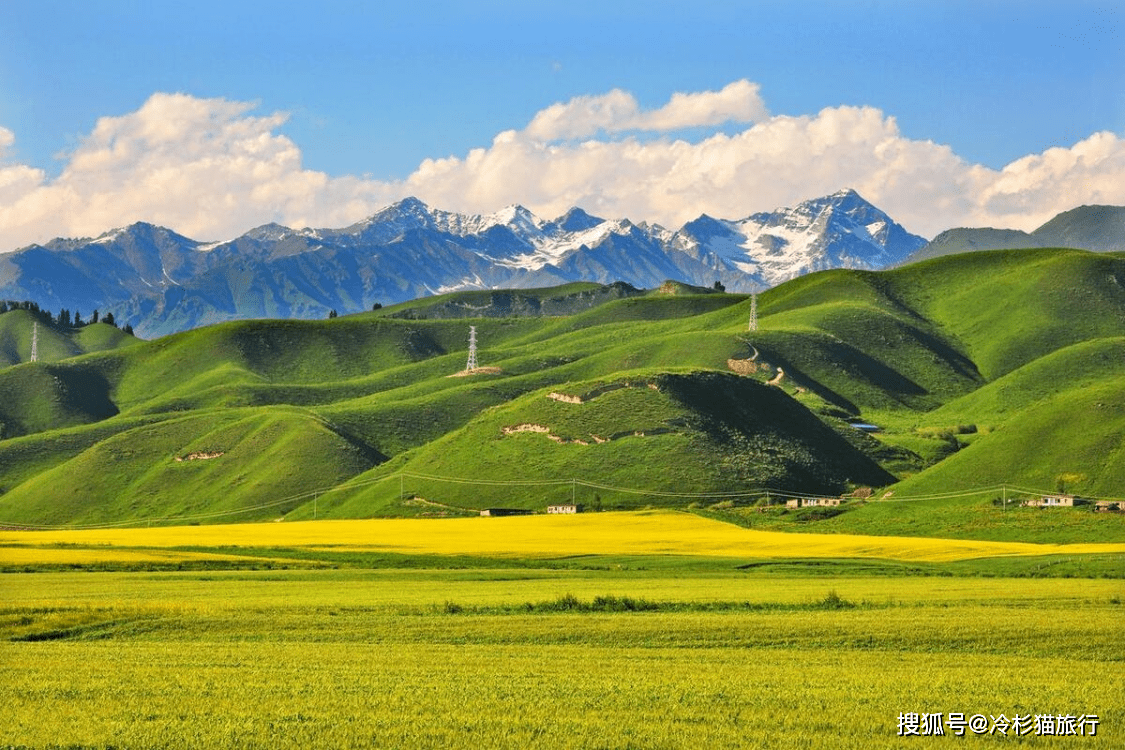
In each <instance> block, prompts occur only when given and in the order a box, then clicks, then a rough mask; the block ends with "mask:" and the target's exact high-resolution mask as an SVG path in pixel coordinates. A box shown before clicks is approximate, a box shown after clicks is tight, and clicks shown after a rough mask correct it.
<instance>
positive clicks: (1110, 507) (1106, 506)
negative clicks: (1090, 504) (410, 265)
mask: <svg viewBox="0 0 1125 750" xmlns="http://www.w3.org/2000/svg"><path fill="white" fill-rule="evenodd" d="M1094 510H1095V511H1097V512H1099V513H1108V512H1109V511H1114V510H1125V502H1114V501H1112V500H1099V501H1098V502H1096V503H1094Z"/></svg>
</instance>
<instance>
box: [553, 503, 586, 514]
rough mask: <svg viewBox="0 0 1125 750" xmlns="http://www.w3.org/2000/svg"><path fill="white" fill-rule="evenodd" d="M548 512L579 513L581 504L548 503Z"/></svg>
mask: <svg viewBox="0 0 1125 750" xmlns="http://www.w3.org/2000/svg"><path fill="white" fill-rule="evenodd" d="M547 512H548V513H581V512H582V506H581V505H573V504H563V505H548V506H547Z"/></svg>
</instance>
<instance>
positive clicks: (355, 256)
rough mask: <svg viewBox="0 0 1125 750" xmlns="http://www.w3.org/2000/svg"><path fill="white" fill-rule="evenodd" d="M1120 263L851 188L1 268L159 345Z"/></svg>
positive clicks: (135, 232) (109, 252)
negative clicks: (271, 330)
mask: <svg viewBox="0 0 1125 750" xmlns="http://www.w3.org/2000/svg"><path fill="white" fill-rule="evenodd" d="M1031 247H1073V248H1079V249H1088V250H1098V251H1105V250H1125V208H1120V207H1113V206H1083V207H1081V208H1077V209H1074V210H1073V211H1067V212H1065V213H1063V214H1060V215H1059V216H1057V217H1055V218H1054V219H1052V220H1051V221H1049V222H1047V223H1046V224H1044V225H1043V226H1042V227H1040V228H1039V229H1037V230H1035V231H1034V232H1031V233H1026V232H1020V231H1016V230H1006V229H953V230H949V231H947V232H943V233H942V234H940V235H939V236H938V237H936V238H935V239H934V240H933V241H932V242H929V243H927V242H926V240H925V239H924V238H922V237H919V236H917V235H914V234H911V233H909V232H907V231H906V230H905V229H904V228H903V227H902V226H900V225H899V224H897V223H895V221H894V220H892V219H891V218H890V217H889V216H888V215H887V214H886V213H884V212H883V211H881V210H880V209H878V208H876V207H875V206H873V205H872V204H871V203H869V202H867V201H866V200H864V199H863V198H862V197H861V196H860V195H859V194H858V193H856V192H855V191H854V190H842V191H839V192H837V193H833V194H832V195H828V196H825V197H822V198H816V199H813V200H808V201H805V202H804V203H801V204H800V205H798V206H795V207H793V208H782V209H778V210H776V211H771V212H764V213H757V214H753V215H751V216H748V217H746V218H744V219H740V220H725V219H717V218H712V217H710V216H707V215H703V216H700V217H699V218H697V219H694V220H693V221H689V222H688V223H686V224H684V225H683V226H682V227H681V228H680V229H678V230H675V231H673V230H669V229H666V228H664V227H661V226H659V225H655V224H646V223H643V222H642V223H639V224H634V223H632V222H631V221H629V220H628V219H602V218H599V217H596V216H591V215H590V214H588V213H586V212H585V211H583V210H582V209H580V208H572V209H570V210H569V211H567V212H566V213H565V214H564V215H563V216H560V217H558V218H555V219H552V220H543V219H541V218H539V217H537V216H535V215H534V214H533V213H532V212H531V211H529V210H527V209H526V208H523V207H522V206H509V207H508V208H505V209H502V210H501V211H498V212H496V213H493V214H489V215H483V216H482V215H468V214H459V213H453V212H449V211H443V210H440V209H436V208H432V207H430V206H427V205H426V204H425V203H423V202H421V201H419V200H417V199H415V198H407V199H405V200H402V201H399V202H398V203H395V204H393V205H391V206H388V207H386V208H384V209H382V210H381V211H379V212H377V213H376V214H374V215H373V216H371V217H369V218H367V219H365V220H364V221H361V222H359V223H357V224H353V225H352V226H349V227H344V228H343V229H312V228H306V229H291V228H289V227H284V226H280V225H278V224H267V225H265V226H261V227H257V228H256V229H252V230H250V231H248V232H246V233H245V234H243V235H242V236H240V237H237V238H235V239H233V240H229V241H225V242H211V243H205V242H200V241H197V240H193V239H189V238H187V237H184V236H182V235H180V234H177V233H176V232H174V231H172V230H171V229H166V228H163V227H158V226H153V225H151V224H145V223H137V224H133V225H131V226H128V227H125V228H123V229H115V230H113V231H110V232H106V233H105V234H103V235H101V236H100V237H96V238H93V239H55V240H52V241H50V242H48V243H46V244H44V245H32V246H30V247H26V248H23V249H20V250H16V251H14V252H11V253H8V254H0V299H10V300H33V301H35V302H36V303H38V304H39V305H40V306H41V307H42V308H44V309H47V310H54V311H57V310H61V309H64V308H65V309H67V310H71V311H78V312H80V313H81V314H83V315H86V316H89V315H90V314H92V312H93V311H94V310H98V311H100V312H101V313H102V314H105V313H107V312H112V313H113V314H114V317H115V318H116V320H117V321H118V322H119V323H120V324H122V325H124V324H126V323H128V324H130V325H132V326H133V328H134V329H135V330H136V332H137V333H138V334H139V335H141V336H144V337H154V336H160V335H165V334H169V333H174V332H177V331H183V330H188V329H191V328H196V327H199V326H201V325H206V324H210V323H218V322H223V321H227V320H234V319H253V318H304V319H315V318H323V317H326V316H327V315H328V314H329V312H330V311H332V310H335V311H337V312H338V313H341V314H346V313H354V312H360V311H363V310H369V309H371V307H372V306H373V305H375V304H382V305H389V304H395V303H400V302H405V301H409V300H413V299H418V298H421V297H427V296H430V295H434V294H440V293H445V292H452V291H460V290H480V289H517V288H522V289H528V288H542V287H550V286H555V285H558V284H563V283H567V282H572V281H589V282H597V283H601V284H611V283H614V282H618V281H621V282H625V283H626V284H628V285H632V286H635V287H639V288H647V289H651V288H655V287H658V286H660V285H661V284H662V283H663V282H664V281H666V280H675V281H680V282H684V283H687V284H691V285H695V286H706V287H711V286H713V285H714V284H715V282H718V283H719V284H720V285H721V286H722V287H724V288H725V289H726V290H728V291H731V292H749V291H758V290H763V289H766V288H770V287H774V286H776V285H778V284H780V283H782V282H785V281H788V280H790V279H793V278H796V277H798V276H801V275H803V274H806V273H810V272H812V271H821V270H826V269H832V268H848V269H867V270H877V269H882V268H887V267H892V266H897V265H903V264H905V263H910V262H913V261H916V260H922V259H925V258H929V257H936V256H938V255H947V254H951V253H958V252H966V251H971V250H984V249H1002V248H1003V249H1007V248H1031Z"/></svg>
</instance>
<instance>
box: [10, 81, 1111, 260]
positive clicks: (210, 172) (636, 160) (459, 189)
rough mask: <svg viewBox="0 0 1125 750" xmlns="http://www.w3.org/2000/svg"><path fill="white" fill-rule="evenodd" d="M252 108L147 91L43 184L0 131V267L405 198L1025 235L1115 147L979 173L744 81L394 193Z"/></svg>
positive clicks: (324, 223) (625, 106)
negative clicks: (786, 212) (64, 244)
mask: <svg viewBox="0 0 1125 750" xmlns="http://www.w3.org/2000/svg"><path fill="white" fill-rule="evenodd" d="M254 110H255V105H254V104H252V103H247V102H232V101H228V100H223V99H200V98H196V97H192V96H189V95H186V94H155V95H153V96H152V97H151V98H150V99H149V100H148V101H147V102H145V104H144V105H143V106H142V107H141V108H140V109H138V110H137V111H135V112H132V113H129V114H125V115H121V116H117V117H105V118H102V119H101V120H99V121H98V123H97V124H96V126H95V127H94V129H93V131H92V132H91V133H90V134H89V135H88V136H86V137H85V138H84V139H83V140H82V141H81V143H80V144H79V146H78V147H77V148H76V149H75V150H74V152H73V153H71V154H70V155H69V156H68V159H67V163H66V166H65V168H64V169H63V171H62V173H61V174H60V175H59V176H58V177H56V178H48V176H47V175H46V174H45V172H43V171H42V170H40V169H36V168H33V167H31V166H25V165H19V164H11V163H8V160H7V154H9V153H10V151H11V149H12V146H13V144H14V143H15V135H14V134H13V133H12V132H11V131H9V130H7V129H4V128H0V252H2V251H5V250H10V249H14V248H16V247H20V246H22V245H26V244H29V243H31V242H42V241H45V240H47V239H50V238H51V237H55V236H69V237H75V236H94V235H97V234H100V233H102V232H103V231H106V230H108V229H111V228H113V227H118V226H123V225H126V224H129V223H132V222H134V221H150V222H153V223H157V224H162V225H164V226H168V227H170V228H173V229H175V230H176V231H179V232H182V233H184V234H186V235H188V236H191V237H195V238H198V239H202V240H207V239H229V238H231V237H234V236H237V235H238V234H241V233H242V232H244V231H246V230H247V229H249V228H251V227H253V226H257V225H259V224H263V223H266V222H268V221H277V222H280V223H283V224H287V225H289V226H321V227H334V226H344V225H347V224H350V223H352V222H354V221H357V220H359V219H362V218H363V217H365V216H367V215H370V214H371V213H373V212H374V211H375V210H377V209H378V208H380V207H382V206H384V205H386V204H387V203H389V202H391V201H393V200H396V199H398V198H402V197H405V196H407V195H417V196H418V197H419V198H421V199H422V200H425V201H426V202H428V203H430V204H431V205H433V206H435V207H438V208H443V209H447V210H454V211H468V212H478V213H483V212H491V211H495V210H496V209H498V208H499V207H501V206H504V205H507V204H510V203H522V204H524V205H526V206H528V207H529V208H531V209H532V210H534V211H536V212H537V213H539V214H540V215H542V216H544V217H552V216H557V215H559V214H561V213H562V212H563V211H565V210H566V209H567V208H569V207H570V206H573V205H578V206H582V207H583V208H585V209H587V210H589V211H591V212H593V213H597V214H600V215H602V216H606V217H615V218H616V217H629V218H631V219H633V220H635V221H640V220H647V221H656V222H659V223H661V224H664V225H665V226H668V227H670V228H676V227H678V226H679V225H680V224H681V223H683V222H684V221H687V220H689V219H692V218H695V217H696V216H698V215H699V214H701V213H708V214H710V215H712V216H717V217H723V218H732V219H735V218H742V217H744V216H747V215H749V214H750V213H753V212H756V211H762V210H769V209H773V208H776V207H778V206H785V205H793V204H795V203H797V202H800V201H802V200H805V199H807V198H810V197H815V196H819V195H825V194H827V193H830V192H833V191H835V190H838V189H840V188H843V187H854V188H855V189H856V190H858V191H859V192H860V193H861V194H862V195H863V196H864V197H866V198H868V199H869V200H871V201H872V202H873V203H875V204H876V205H878V206H880V207H881V208H883V209H885V210H886V211H887V212H888V213H889V214H890V215H891V216H892V217H894V218H895V219H896V220H898V221H900V222H901V223H902V224H904V225H905V226H906V227H907V228H908V229H909V230H911V231H914V232H918V233H921V234H925V235H927V236H932V235H933V234H936V233H937V232H939V231H941V230H942V229H947V228H949V227H952V226H1000V227H1015V228H1021V229H1033V228H1035V227H1036V226H1038V225H1039V224H1041V223H1042V222H1043V221H1046V220H1047V219H1049V218H1050V217H1051V216H1053V215H1055V214H1056V213H1058V212H1060V211H1063V210H1067V209H1070V208H1073V207H1075V206H1078V205H1081V204H1083V203H1109V204H1117V205H1122V204H1125V140H1123V139H1122V138H1121V137H1119V136H1117V135H1115V134H1113V133H1095V134H1093V135H1091V136H1090V137H1089V138H1087V139H1085V140H1083V141H1081V142H1079V143H1077V144H1074V145H1073V146H1069V147H1059V148H1052V149H1049V150H1047V151H1045V152H1043V153H1041V154H1032V155H1028V156H1026V157H1024V158H1021V159H1018V160H1016V161H1014V162H1012V163H1011V164H1009V165H1008V166H1006V167H1005V168H1003V169H1001V170H993V169H988V168H986V167H983V166H980V165H976V164H971V163H968V162H966V161H965V160H964V159H962V158H960V157H959V156H958V155H957V154H956V153H955V152H954V151H953V150H952V149H951V148H950V147H949V146H945V145H941V144H936V143H933V142H930V141H920V140H912V139H909V138H905V137H904V136H903V135H902V134H901V133H900V132H899V130H898V126H897V124H896V123H895V120H894V118H893V117H890V116H888V115H887V114H885V113H884V112H882V111H880V110H878V109H874V108H871V107H852V106H842V107H830V108H827V109H824V110H822V111H820V112H818V113H816V114H809V115H803V116H799V117H795V116H782V115H777V116H770V115H769V114H768V113H767V111H766V108H765V105H764V104H763V103H762V100H761V97H760V96H759V93H758V87H757V85H756V84H753V83H750V82H748V81H736V82H734V83H732V84H730V85H729V86H726V87H725V88H723V89H722V90H720V91H705V92H699V93H681V94H675V95H673V96H672V97H671V98H670V100H669V101H668V102H667V103H666V104H665V105H664V106H662V107H659V108H657V109H654V110H648V111H644V110H642V109H641V108H640V106H639V105H638V104H637V102H636V100H635V99H634V98H633V97H632V95H630V94H628V93H627V92H624V91H619V90H615V91H611V92H609V93H607V94H604V95H601V96H588V97H577V98H575V99H572V100H571V101H569V102H565V103H559V104H555V105H552V106H550V107H548V108H546V109H544V110H542V111H541V112H540V113H539V114H537V115H536V116H535V117H534V118H533V119H532V121H531V122H530V123H529V124H528V126H527V127H526V128H524V129H523V130H508V131H504V132H502V133H500V134H498V135H497V136H496V137H495V138H494V139H493V141H492V143H491V144H489V145H488V146H487V147H482V148H477V149H473V150H472V151H470V152H469V153H467V154H465V155H463V156H454V157H447V158H441V159H427V160H425V161H424V162H422V164H420V165H419V166H418V168H417V169H416V170H415V171H414V172H413V174H411V175H409V176H408V177H407V178H406V179H404V180H402V181H397V182H387V181H378V180H372V179H369V178H364V177H337V178H333V177H329V176H328V175H326V174H324V173H322V172H317V171H313V170H308V169H305V168H304V167H303V166H302V164H301V152H300V149H299V148H298V146H297V144H295V143H294V142H293V141H292V140H290V139H289V138H287V137H286V136H284V135H281V134H280V133H279V132H278V131H279V129H280V127H281V126H282V124H283V123H284V122H285V117H286V116H285V115H284V114H283V113H274V114H269V115H264V116H261V115H256V114H254ZM729 122H738V123H747V124H746V125H745V127H743V128H742V129H741V130H740V131H738V132H736V133H734V134H730V135H728V134H725V133H718V132H717V133H713V134H712V135H710V136H707V137H701V138H697V139H694V140H686V139H684V138H673V137H670V136H669V135H667V133H669V132H674V131H677V130H682V129H684V128H689V127H706V126H714V125H717V124H721V123H729ZM662 133H663V134H664V135H661V134H662ZM654 135H655V137H654Z"/></svg>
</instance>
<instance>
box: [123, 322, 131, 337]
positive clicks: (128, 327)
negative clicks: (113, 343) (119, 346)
mask: <svg viewBox="0 0 1125 750" xmlns="http://www.w3.org/2000/svg"><path fill="white" fill-rule="evenodd" d="M123 330H124V331H125V333H127V334H129V335H130V336H132V335H133V325H132V324H131V323H126V324H125V328H124V329H123Z"/></svg>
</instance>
